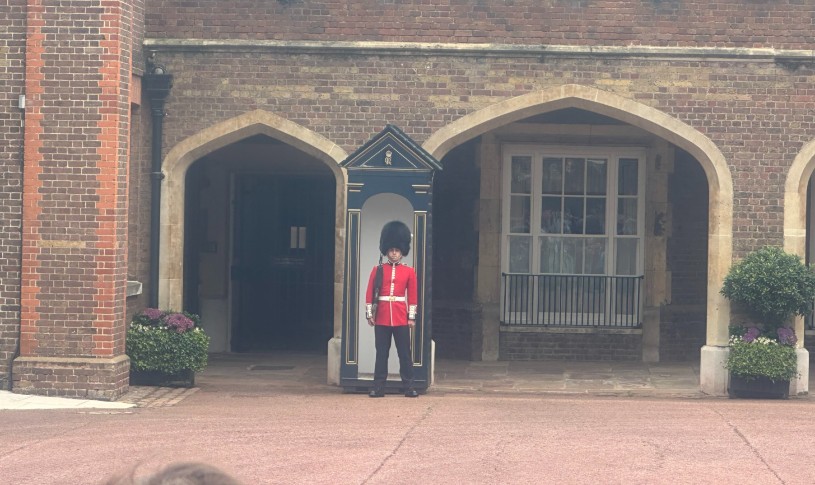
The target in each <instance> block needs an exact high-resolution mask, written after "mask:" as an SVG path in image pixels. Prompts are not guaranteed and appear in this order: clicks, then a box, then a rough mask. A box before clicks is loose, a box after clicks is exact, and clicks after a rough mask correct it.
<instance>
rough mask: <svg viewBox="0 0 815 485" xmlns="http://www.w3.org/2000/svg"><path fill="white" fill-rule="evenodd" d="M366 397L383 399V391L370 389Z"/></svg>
mask: <svg viewBox="0 0 815 485" xmlns="http://www.w3.org/2000/svg"><path fill="white" fill-rule="evenodd" d="M368 397H385V391H383V390H382V389H371V392H369V393H368Z"/></svg>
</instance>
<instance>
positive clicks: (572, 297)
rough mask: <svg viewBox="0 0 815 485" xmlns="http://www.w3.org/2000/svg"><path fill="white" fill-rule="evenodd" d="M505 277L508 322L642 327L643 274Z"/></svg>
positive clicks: (504, 309)
mask: <svg viewBox="0 0 815 485" xmlns="http://www.w3.org/2000/svg"><path fill="white" fill-rule="evenodd" d="M501 276H502V278H501V279H502V285H501V286H502V293H503V294H502V302H501V303H502V304H501V323H502V324H504V325H542V326H576V327H626V328H637V327H640V326H642V319H641V311H640V308H641V307H642V299H641V295H642V281H643V277H642V276H588V275H535V274H518V273H502V275H501Z"/></svg>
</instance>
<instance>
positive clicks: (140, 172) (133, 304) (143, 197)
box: [125, 0, 151, 322]
mask: <svg viewBox="0 0 815 485" xmlns="http://www.w3.org/2000/svg"><path fill="white" fill-rule="evenodd" d="M131 4H132V8H133V21H132V26H133V27H132V31H133V32H132V40H131V44H132V54H133V56H132V67H133V74H134V75H135V76H136V79H135V82H138V83H141V78H142V74H144V71H145V69H146V56H145V52H144V49H143V48H142V45H143V43H144V15H145V5H144V0H133V1H132V2H131ZM139 87H141V86H139ZM130 94H131V105H130V106H131V113H130V139H131V140H132V141H133V143H131V144H130V160H129V166H128V194H127V197H128V201H129V204H128V217H127V219H128V229H127V232H128V238H127V279H129V280H134V281H139V282H141V283H142V284H143V289H142V294H141V295H138V296H134V297H131V298H128V299H127V303H126V312H125V320H126V321H127V322H129V321H130V320H131V318H132V317H133V314H134V313H136V312H137V311H141V310H142V309H143V308H144V307H145V306H146V305H147V295H148V293H147V291H148V288H147V283H148V280H149V267H150V253H149V249H150V242H149V239H148V238H149V228H150V178H149V173H150V163H151V160H150V154H151V152H150V149H151V148H150V144H149V143H150V139H149V136H150V130H151V125H150V104H149V103H148V102H147V99H146V97H145V99H142V98H141V97H142V95H144V94H146V93H145V92H144V90H143V89H139V90H138V92H136V91H135V90H134V87H132V86H131V93H130ZM136 98H138V99H136ZM145 141H146V143H145ZM139 228H142V230H143V231H145V232H144V234H142V235H138V234H137V233H136V231H138V230H139ZM141 236H145V237H141Z"/></svg>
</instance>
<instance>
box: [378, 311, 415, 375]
mask: <svg viewBox="0 0 815 485" xmlns="http://www.w3.org/2000/svg"><path fill="white" fill-rule="evenodd" d="M374 337H375V339H376V364H374V389H375V390H377V391H380V390H381V391H384V390H385V381H386V380H387V379H388V355H389V354H390V351H391V338H393V340H394V342H396V353H397V354H398V355H399V375H400V376H401V377H402V386H403V387H404V388H405V390H407V389H413V358H412V357H411V355H410V327H409V326H407V325H400V326H397V327H389V326H387V325H375V326H374Z"/></svg>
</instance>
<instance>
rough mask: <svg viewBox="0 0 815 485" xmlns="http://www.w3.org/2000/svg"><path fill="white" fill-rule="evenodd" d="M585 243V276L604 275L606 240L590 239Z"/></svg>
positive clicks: (600, 238) (602, 238)
mask: <svg viewBox="0 0 815 485" xmlns="http://www.w3.org/2000/svg"><path fill="white" fill-rule="evenodd" d="M585 241H586V265H585V268H583V273H585V274H606V246H607V245H608V240H607V239H606V238H604V237H592V238H587V239H585Z"/></svg>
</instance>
